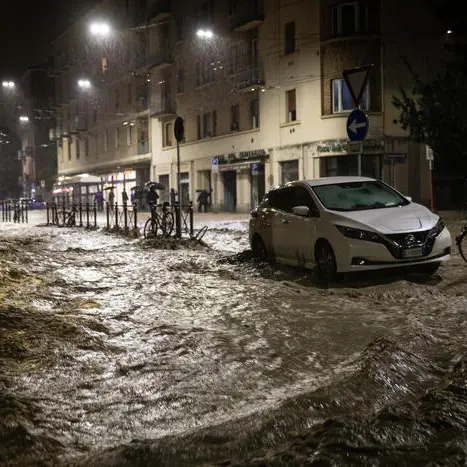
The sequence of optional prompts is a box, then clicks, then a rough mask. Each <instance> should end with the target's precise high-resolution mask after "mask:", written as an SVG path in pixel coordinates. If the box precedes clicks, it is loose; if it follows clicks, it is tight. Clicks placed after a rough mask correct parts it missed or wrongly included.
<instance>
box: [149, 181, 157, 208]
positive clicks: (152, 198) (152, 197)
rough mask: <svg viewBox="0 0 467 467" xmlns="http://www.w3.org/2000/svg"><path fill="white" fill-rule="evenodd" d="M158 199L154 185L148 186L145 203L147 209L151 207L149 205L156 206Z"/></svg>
mask: <svg viewBox="0 0 467 467" xmlns="http://www.w3.org/2000/svg"><path fill="white" fill-rule="evenodd" d="M158 199H159V195H158V194H157V193H156V185H155V184H150V185H149V191H148V193H147V195H146V203H147V204H148V206H149V207H151V205H157V200H158Z"/></svg>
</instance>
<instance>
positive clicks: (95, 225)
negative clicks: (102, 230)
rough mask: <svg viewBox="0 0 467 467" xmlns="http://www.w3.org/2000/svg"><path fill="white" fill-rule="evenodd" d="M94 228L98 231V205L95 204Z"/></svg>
mask: <svg viewBox="0 0 467 467" xmlns="http://www.w3.org/2000/svg"><path fill="white" fill-rule="evenodd" d="M94 228H95V229H97V203H95V202H94Z"/></svg>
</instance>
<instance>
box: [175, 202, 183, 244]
mask: <svg viewBox="0 0 467 467" xmlns="http://www.w3.org/2000/svg"><path fill="white" fill-rule="evenodd" d="M175 236H176V237H178V238H181V236H182V223H181V219H180V205H179V204H178V201H175Z"/></svg>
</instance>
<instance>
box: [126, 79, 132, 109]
mask: <svg viewBox="0 0 467 467" xmlns="http://www.w3.org/2000/svg"><path fill="white" fill-rule="evenodd" d="M127 97H128V105H130V106H131V104H133V88H132V85H131V83H128V91H127Z"/></svg>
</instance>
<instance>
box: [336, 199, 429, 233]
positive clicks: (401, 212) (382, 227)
mask: <svg viewBox="0 0 467 467" xmlns="http://www.w3.org/2000/svg"><path fill="white" fill-rule="evenodd" d="M328 212H330V213H332V215H333V218H334V219H335V220H336V221H339V220H342V221H345V222H343V224H345V225H348V226H349V227H352V226H356V225H355V224H360V225H359V226H358V227H360V228H365V227H366V228H370V229H371V230H377V231H378V232H381V233H383V234H391V233H397V232H416V231H418V230H429V229H431V228H433V227H434V226H435V225H436V222H437V221H438V216H437V215H436V214H433V213H432V212H431V211H430V210H429V209H427V208H426V207H425V206H422V205H421V204H417V203H410V204H408V205H406V206H399V207H394V208H383V209H368V210H363V211H351V212H337V211H328ZM336 223H339V222H336Z"/></svg>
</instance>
